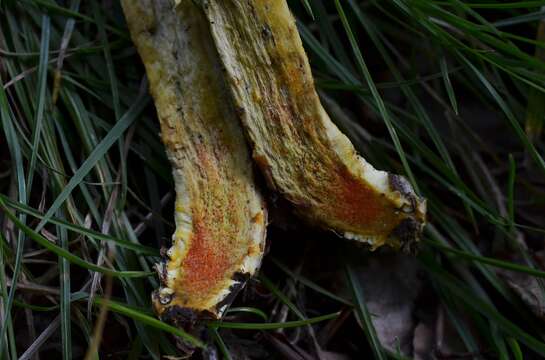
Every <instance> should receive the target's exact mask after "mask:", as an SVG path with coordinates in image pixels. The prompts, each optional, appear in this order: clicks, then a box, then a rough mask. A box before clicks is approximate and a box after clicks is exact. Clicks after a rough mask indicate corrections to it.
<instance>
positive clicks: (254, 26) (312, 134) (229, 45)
mask: <svg viewBox="0 0 545 360" xmlns="http://www.w3.org/2000/svg"><path fill="white" fill-rule="evenodd" d="M200 5H201V8H202V10H203V11H204V13H205V14H206V17H207V20H208V25H209V27H210V30H211V32H212V36H213V38H214V41H215V45H216V48H217V51H218V53H219V55H220V57H221V61H222V63H223V66H224V67H225V69H226V78H227V81H228V86H229V89H230V90H231V95H232V98H233V101H234V104H235V107H236V109H237V113H238V114H239V116H240V118H241V120H242V123H243V125H244V128H245V130H246V134H247V136H248V138H249V140H250V143H251V144H252V146H253V158H254V160H255V161H256V162H257V164H258V166H259V167H260V168H261V170H262V172H263V173H264V174H265V176H266V178H267V180H268V183H269V185H270V186H271V187H272V188H273V189H275V190H276V191H278V192H280V193H282V194H283V195H284V196H285V197H286V198H287V199H288V200H289V201H291V203H293V205H294V206H295V208H296V209H297V210H298V212H299V214H301V215H302V216H304V217H305V218H307V219H308V220H309V221H310V222H311V223H313V224H316V225H319V226H321V227H324V228H329V229H332V230H335V231H337V232H339V233H342V234H344V235H345V237H348V238H353V239H356V240H360V241H365V242H368V243H369V244H371V246H372V247H377V246H380V245H383V244H384V243H388V244H389V245H392V246H394V247H398V246H404V245H405V244H404V242H414V241H416V240H417V239H418V236H419V234H420V232H421V230H422V226H423V224H424V221H425V211H426V210H425V202H424V201H423V200H421V199H420V198H418V197H417V196H416V195H415V194H414V192H413V191H412V189H411V188H410V186H409V185H408V183H407V182H406V181H404V180H403V179H402V178H400V177H398V176H392V175H390V174H388V173H386V172H384V171H378V170H375V169H374V168H373V167H372V166H371V165H369V164H368V163H367V162H366V161H365V160H364V159H363V158H362V157H360V156H359V155H358V154H357V153H356V151H355V149H354V147H353V145H352V144H351V143H350V141H349V140H348V138H347V137H346V136H345V135H344V134H342V133H341V132H340V131H339V130H338V128H337V127H336V126H335V125H334V124H333V123H332V122H331V120H330V119H329V116H328V115H327V113H326V112H325V111H324V109H323V107H322V105H321V103H320V100H319V98H318V95H317V93H316V90H315V88H314V82H313V78H312V74H311V70H310V66H309V63H308V59H307V56H306V54H305V52H304V50H303V47H302V44H301V39H300V37H299V34H298V32H297V28H296V25H295V21H294V18H293V16H292V15H291V13H290V12H289V9H288V6H287V3H286V1H285V0H275V1H270V0H250V1H248V0H202V1H200Z"/></svg>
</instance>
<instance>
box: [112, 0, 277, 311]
mask: <svg viewBox="0 0 545 360" xmlns="http://www.w3.org/2000/svg"><path fill="white" fill-rule="evenodd" d="M122 5H123V9H124V12H125V16H126V19H127V22H128V25H129V29H130V32H131V36H132V39H133V41H134V43H135V44H136V47H137V49H138V52H139V54H140V56H141V58H142V60H143V62H144V65H145V68H146V72H147V75H148V79H149V83H150V91H151V94H152V96H153V98H154V100H155V105H156V108H157V114H158V116H159V120H160V124H161V137H162V140H163V142H164V144H165V147H166V151H167V154H168V157H169V159H170V162H171V164H172V168H173V176H174V181H175V184H176V204H175V207H176V209H175V220H176V232H175V233H174V235H173V238H172V240H173V245H172V247H171V248H170V249H168V251H167V254H168V259H169V260H168V261H167V262H166V268H164V266H165V265H162V264H160V265H159V266H158V267H159V271H160V273H161V274H162V280H163V284H162V288H161V289H160V290H159V292H158V296H156V298H155V299H154V300H155V306H156V310H157V311H158V312H159V313H160V314H162V313H164V312H165V310H167V309H168V308H170V307H172V308H174V307H179V308H187V309H192V310H195V311H196V312H203V311H204V312H207V313H210V314H212V315H213V316H219V315H221V313H222V311H223V310H224V309H225V306H224V305H223V304H222V305H221V306H220V304H221V302H222V301H223V300H225V298H226V296H227V295H229V293H230V292H231V290H232V288H231V287H232V286H233V285H236V284H235V283H236V280H234V278H236V274H237V273H243V274H248V275H252V274H253V273H254V272H255V271H256V270H257V268H258V266H259V264H260V261H261V257H262V255H263V248H264V241H265V223H266V212H265V210H264V203H263V199H262V197H261V195H260V193H259V191H258V190H257V189H256V187H255V184H254V174H253V173H252V164H251V159H250V156H249V152H248V147H247V145H246V142H245V140H244V135H243V133H242V130H241V128H240V125H239V121H238V119H237V118H236V116H235V112H234V110H233V109H232V107H231V105H230V103H229V101H225V99H226V98H227V97H228V94H227V93H226V89H225V86H224V83H223V80H222V74H221V69H220V64H219V63H218V61H217V55H216V51H215V49H214V47H213V41H212V39H211V38H210V35H209V31H208V29H207V28H206V20H205V19H204V18H203V14H202V12H201V11H199V9H198V8H196V7H195V6H194V4H193V2H192V1H183V2H182V3H181V4H180V5H179V6H177V7H176V8H175V7H174V4H173V3H172V2H171V1H168V0H155V1H152V0H124V1H123V2H122Z"/></svg>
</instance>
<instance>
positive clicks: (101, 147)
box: [36, 97, 149, 231]
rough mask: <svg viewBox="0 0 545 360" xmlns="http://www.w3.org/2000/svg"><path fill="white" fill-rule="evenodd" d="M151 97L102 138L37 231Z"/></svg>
mask: <svg viewBox="0 0 545 360" xmlns="http://www.w3.org/2000/svg"><path fill="white" fill-rule="evenodd" d="M148 102H149V98H147V97H146V98H145V99H137V100H136V102H135V104H134V105H133V106H132V107H131V108H130V109H129V110H128V111H127V112H126V113H125V115H123V117H122V118H121V119H120V120H119V121H118V122H117V123H116V124H115V126H114V127H113V128H112V130H111V131H110V132H109V133H108V134H107V135H106V136H105V137H104V139H102V141H101V142H100V143H99V144H98V145H97V147H96V148H95V149H94V150H93V152H92V153H91V154H90V155H89V157H88V158H87V159H86V160H85V161H84V163H83V164H82V165H81V166H80V168H79V169H78V171H76V173H75V174H74V176H73V177H72V178H71V179H70V181H69V182H68V184H66V187H65V188H64V189H63V191H62V192H61V193H60V194H59V195H58V196H57V198H56V199H55V201H54V202H53V204H51V206H50V207H49V209H48V210H47V212H46V213H45V215H44V218H43V219H42V220H41V221H40V223H39V224H38V225H37V226H36V231H40V230H41V229H42V228H43V226H44V225H45V224H46V223H47V222H48V221H49V219H50V218H51V217H52V216H53V214H54V213H55V212H56V211H57V210H58V209H59V208H60V207H61V206H62V204H63V203H64V201H65V200H66V199H67V198H68V196H69V195H70V193H71V192H72V190H74V188H76V187H77V186H78V184H79V183H80V182H81V181H82V180H83V179H84V178H85V176H86V175H87V174H88V173H89V172H90V171H91V169H92V168H93V167H94V166H95V164H96V163H97V162H98V161H99V160H100V159H101V158H102V157H103V156H104V155H105V154H106V152H107V151H108V150H109V149H110V147H111V146H112V145H113V144H114V143H115V142H116V141H117V140H118V139H119V137H120V136H121V135H122V134H123V132H124V131H125V130H127V128H128V127H129V126H130V125H132V123H134V121H135V120H136V118H137V117H138V115H139V114H140V112H141V111H142V110H143V109H144V108H145V107H146V105H147V104H148Z"/></svg>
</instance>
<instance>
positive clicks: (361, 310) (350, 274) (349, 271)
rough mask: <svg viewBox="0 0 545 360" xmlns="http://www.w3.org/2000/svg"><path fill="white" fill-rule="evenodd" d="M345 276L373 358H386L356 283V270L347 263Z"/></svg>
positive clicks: (358, 285) (380, 359) (360, 290)
mask: <svg viewBox="0 0 545 360" xmlns="http://www.w3.org/2000/svg"><path fill="white" fill-rule="evenodd" d="M345 271H346V277H347V280H348V285H349V287H350V290H351V291H352V296H353V298H354V304H356V307H355V311H356V313H357V314H358V317H359V319H360V322H361V324H362V326H363V327H364V329H365V335H366V336H367V340H368V341H369V344H370V345H371V348H372V349H373V354H374V355H375V359H379V360H386V355H385V354H384V351H383V349H382V345H381V343H380V340H379V338H378V336H377V332H376V330H375V326H374V325H373V321H372V320H371V313H370V312H369V310H368V309H367V304H366V303H365V298H364V295H363V290H362V288H361V286H360V284H359V283H358V278H357V275H356V272H355V271H354V269H353V268H352V266H351V265H349V264H347V265H346V267H345Z"/></svg>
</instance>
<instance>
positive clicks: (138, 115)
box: [0, 0, 545, 359]
mask: <svg viewBox="0 0 545 360" xmlns="http://www.w3.org/2000/svg"><path fill="white" fill-rule="evenodd" d="M290 5H291V6H292V9H293V11H294V13H295V14H296V16H297V17H298V19H299V23H298V24H299V30H300V33H301V36H302V38H303V41H304V44H305V46H306V49H307V52H308V54H309V56H310V58H311V63H312V66H313V70H314V74H315V77H316V82H317V84H318V87H319V89H320V90H321V91H322V92H323V94H324V96H325V97H327V98H328V99H330V100H331V101H333V102H336V103H337V105H339V106H337V107H336V110H335V111H334V112H332V115H333V119H334V120H335V121H336V122H337V123H338V125H339V126H340V127H341V128H342V129H343V130H344V131H345V132H346V134H347V135H348V136H349V137H351V139H352V140H353V141H354V143H355V144H356V145H357V146H358V149H359V150H360V151H361V152H362V153H364V154H365V156H366V158H369V159H370V160H371V162H372V163H373V164H374V165H375V166H377V167H379V168H385V169H389V170H392V171H394V172H399V173H404V174H406V175H407V176H408V178H409V179H410V181H411V182H412V183H413V185H414V187H415V189H418V191H419V192H420V193H421V195H423V196H425V197H426V198H428V199H429V202H428V205H429V209H430V225H429V226H428V227H427V230H426V234H425V238H424V240H423V243H422V246H421V251H420V253H419V255H418V262H419V264H420V266H421V267H422V269H423V272H424V277H425V279H426V286H427V287H428V288H429V294H432V295H430V296H433V297H434V301H435V302H436V303H437V304H438V305H437V306H439V307H440V308H442V309H444V311H445V313H446V314H447V318H448V320H447V321H448V322H449V323H450V324H451V326H452V328H453V329H454V331H455V333H456V334H457V337H459V339H460V340H461V343H462V344H463V347H464V351H465V354H466V355H467V354H473V355H474V356H481V355H483V354H492V355H493V356H494V357H499V358H502V359H506V358H511V357H514V358H521V356H522V354H533V355H540V356H543V355H545V343H544V342H543V341H542V340H541V339H542V335H543V333H544V330H545V327H544V324H543V322H542V319H541V318H539V317H538V316H537V315H536V314H535V312H533V311H532V309H531V307H530V306H529V304H528V303H525V302H523V301H522V300H521V297H520V296H519V295H520V294H518V293H516V292H514V291H513V289H512V287H510V286H509V283H508V282H506V280H505V278H504V277H502V276H500V275H499V272H498V270H499V269H505V270H508V271H515V272H518V273H523V274H528V275H529V276H534V277H536V278H539V279H541V278H543V277H545V272H544V271H543V264H542V263H541V262H540V261H541V260H540V257H539V256H537V255H539V253H540V252H541V251H543V250H544V246H543V236H544V235H543V234H544V233H545V228H544V227H543V224H544V223H545V219H544V216H543V214H545V211H544V210H545V206H544V205H545V191H544V189H545V187H544V183H543V179H544V173H545V161H544V160H543V153H544V151H543V150H544V144H543V134H542V133H541V130H540V129H542V123H543V121H544V119H545V114H544V110H543V109H544V108H543V106H542V104H543V103H545V62H544V61H543V56H542V53H543V49H544V48H545V43H544V42H543V34H542V32H543V30H542V26H540V22H539V21H540V19H542V18H543V16H544V14H543V10H542V8H541V6H542V5H543V2H542V1H518V2H491V1H487V2H463V1H459V0H446V1H427V0H394V1H391V2H380V1H364V2H356V1H354V0H346V1H340V0H335V1H333V2H329V1H324V0H305V1H292V2H291V3H290ZM143 74H144V71H143V68H142V66H141V65H140V62H139V59H138V57H137V55H136V53H135V51H134V49H133V47H132V44H131V41H130V38H129V35H128V31H127V29H126V28H125V25H124V21H123V17H122V13H121V11H120V8H119V5H118V4H117V2H113V3H109V2H104V3H102V2H98V1H96V0H92V1H89V2H87V1H86V2H82V1H79V0H71V1H64V2H60V1H54V0H22V1H2V2H0V121H1V124H2V125H1V127H2V132H0V209H1V210H0V227H1V231H0V294H1V295H2V297H1V311H0V318H1V319H2V322H1V324H0V358H6V359H17V358H18V357H22V358H25V359H26V358H33V357H34V358H36V357H37V356H38V355H39V354H40V352H43V353H44V356H45V351H48V352H50V351H56V352H57V355H58V356H56V357H59V358H60V357H62V358H64V359H70V358H73V357H74V358H79V357H84V356H85V354H86V352H87V349H88V347H89V344H91V342H92V337H93V333H94V330H95V327H96V323H97V320H98V316H99V313H100V309H101V308H103V309H107V310H108V315H107V318H106V324H105V326H104V328H103V329H102V334H103V335H102V339H101V342H100V343H99V344H98V346H97V348H96V349H93V348H91V350H93V351H92V352H91V353H89V354H88V358H98V357H106V356H113V355H115V356H120V357H123V358H125V357H127V358H131V359H136V358H150V357H151V358H154V359H158V358H159V357H160V356H161V355H175V354H177V353H179V352H180V350H179V347H188V346H190V347H195V348H199V347H207V348H208V350H206V351H213V350H212V349H214V348H216V349H218V351H219V352H220V353H221V354H222V355H223V356H224V357H225V358H235V357H234V355H233V354H234V353H235V352H236V351H235V349H239V350H238V351H241V350H240V348H243V349H247V348H248V347H251V346H249V345H248V344H253V345H255V346H257V347H258V348H259V349H261V350H262V353H260V354H261V355H259V356H262V357H266V356H287V355H286V354H291V355H293V353H296V352H297V351H300V352H306V353H308V354H316V353H319V350H320V348H321V347H323V346H325V344H326V343H327V344H329V345H330V346H331V347H332V348H334V349H336V350H337V351H341V350H342V351H345V352H346V353H349V354H354V356H358V355H357V354H360V355H361V354H364V353H367V352H368V351H372V352H373V354H374V355H375V356H376V357H377V358H385V357H399V355H398V354H393V353H391V352H389V351H385V349H384V348H383V346H382V345H381V344H380V341H379V340H378V338H377V335H376V332H375V331H374V329H373V322H372V315H373V314H370V312H369V310H368V309H367V307H366V302H365V299H366V294H365V293H364V292H363V291H362V288H361V284H359V283H358V281H357V274H356V273H355V268H354V265H357V264H356V261H355V260H353V259H352V258H350V257H346V258H345V257H343V256H342V255H339V256H338V259H336V260H334V261H333V264H334V265H333V266H332V268H328V269H329V270H332V269H335V268H338V270H339V271H340V275H338V276H336V277H335V280H334V281H333V283H339V284H341V285H342V284H344V286H345V287H346V288H347V289H349V290H350V291H349V292H348V294H349V295H347V296H345V295H344V294H343V293H341V292H339V287H337V286H332V285H331V282H329V283H327V282H324V281H323V275H324V274H321V273H315V272H314V273H313V272H309V271H308V270H306V269H309V268H311V267H309V266H307V264H308V262H309V259H308V256H309V255H308V254H309V253H311V252H312V253H316V252H318V253H321V254H322V256H323V257H322V258H320V259H322V260H323V261H324V262H325V261H327V260H326V259H328V256H329V257H330V253H331V247H332V246H335V245H332V244H338V243H339V241H338V240H337V241H336V242H335V241H333V240H332V238H333V235H329V234H321V233H320V234H316V233H309V232H308V231H295V232H290V231H286V230H282V229H280V227H278V226H276V225H274V224H273V225H272V226H271V227H270V236H269V237H270V242H271V248H272V250H271V253H272V254H271V256H269V257H267V258H266V260H265V263H264V265H263V271H262V274H263V276H261V277H260V278H259V279H258V280H255V281H254V282H253V283H251V284H250V286H249V289H248V291H247V292H246V293H245V294H243V296H240V297H239V300H238V302H237V304H236V306H237V307H235V308H233V309H231V311H230V312H229V313H228V316H227V318H226V319H225V320H224V321H221V322H210V323H209V324H207V326H206V329H207V330H206V329H205V330H203V331H204V333H206V334H208V335H207V336H204V337H200V336H195V335H202V334H189V333H187V332H186V331H184V329H176V328H174V327H172V326H169V325H167V324H164V323H161V322H160V321H158V320H157V319H156V318H155V317H154V316H153V314H152V313H151V308H150V292H151V291H152V289H154V288H155V287H156V286H157V280H156V278H155V276H154V275H153V264H154V263H155V262H157V261H158V258H159V248H160V247H161V246H162V245H163V244H165V243H166V242H168V239H169V237H170V234H171V232H172V229H173V225H172V214H171V213H172V200H173V198H174V194H173V186H172V179H171V177H170V166H169V164H168V161H167V159H166V158H165V155H164V151H163V147H162V144H161V142H160V139H159V137H158V135H157V134H158V132H159V129H158V124H157V119H156V115H155V112H154V109H153V106H152V103H151V101H150V98H149V96H148V95H147V93H146V81H145V78H144V77H143ZM525 122H529V123H525ZM540 122H541V123H540ZM287 216H291V215H287ZM286 236H289V237H296V238H297V239H293V240H292V241H290V243H289V244H286V243H285V242H283V238H284V237H286ZM310 238H312V239H310ZM314 238H317V241H314V240H315V239H314ZM305 239H306V240H305ZM343 246H344V245H343ZM346 246H352V245H350V244H346ZM370 256H374V255H373V254H371V255H370ZM341 264H342V265H341ZM267 276H270V278H269V277H267ZM106 277H111V279H112V280H111V281H112V287H111V291H106V290H107V289H108V287H107V286H106V282H107V280H106ZM540 284H541V283H540ZM540 286H541V288H540V289H541V290H540V291H541V292H540V293H539V298H541V299H542V297H543V286H542V285H540ZM305 294H306V296H305ZM350 294H351V297H350ZM424 310H426V309H424ZM429 311H430V312H431V311H432V309H429ZM345 314H348V316H347V315H345ZM355 317H357V318H358V319H359V320H360V323H361V324H362V327H363V329H362V328H360V327H358V326H356V327H354V322H353V321H352V322H350V320H349V319H350V318H351V319H352V320H353V319H355ZM347 319H348V320H347ZM325 324H327V325H325ZM333 325H335V326H337V327H338V328H339V329H341V330H339V331H341V333H342V331H343V329H344V331H345V332H346V334H347V335H346V336H337V337H335V336H334V335H331V336H332V340H330V341H329V342H326V341H321V340H319V339H321V338H322V337H321V334H323V331H326V332H327V331H330V330H328V329H331V328H333V327H335V326H333ZM354 329H356V330H355V331H353V330H354ZM270 330H273V331H274V330H276V331H281V334H282V336H297V335H298V334H301V333H303V334H304V336H302V337H299V338H297V337H296V338H297V339H299V340H298V341H292V343H291V344H292V345H293V346H291V345H290V346H291V347H290V346H287V345H285V344H287V343H288V342H287V340H285V339H284V338H281V337H280V335H278V336H277V335H274V336H273V335H270V334H279V333H278V332H274V333H268V332H267V331H270ZM97 333H100V332H97ZM21 334H24V336H21ZM316 334H318V335H316ZM365 335H366V336H367V337H366V338H367V339H368V341H367V342H366V341H362V340H361V339H364V338H365ZM202 339H204V341H203V340H202ZM283 339H284V340H283ZM292 339H293V338H292ZM316 339H318V340H316ZM180 342H182V343H183V346H182V345H180ZM244 344H246V345H244ZM256 344H257V345H256ZM282 344H284V345H282ZM253 345H252V346H253ZM244 346H246V347H244ZM254 350H255V349H254ZM282 351H284V352H282ZM342 351H341V352H342ZM271 354H272V355H271ZM279 354H281V355H279ZM483 356H484V355H483ZM48 357H50V356H48ZM256 357H258V356H257V355H256Z"/></svg>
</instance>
